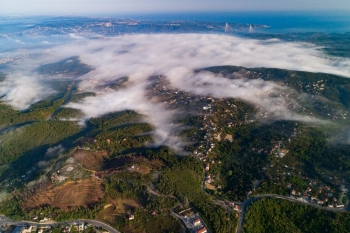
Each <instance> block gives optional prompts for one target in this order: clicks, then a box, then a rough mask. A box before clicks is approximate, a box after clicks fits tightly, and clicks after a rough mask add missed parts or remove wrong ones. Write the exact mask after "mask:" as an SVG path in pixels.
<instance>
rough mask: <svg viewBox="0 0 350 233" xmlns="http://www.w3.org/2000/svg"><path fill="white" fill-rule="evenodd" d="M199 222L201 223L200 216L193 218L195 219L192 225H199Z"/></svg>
mask: <svg viewBox="0 0 350 233" xmlns="http://www.w3.org/2000/svg"><path fill="white" fill-rule="evenodd" d="M200 224H201V220H200V218H195V219H194V220H193V225H195V226H198V225H200Z"/></svg>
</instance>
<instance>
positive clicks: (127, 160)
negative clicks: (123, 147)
mask: <svg viewBox="0 0 350 233" xmlns="http://www.w3.org/2000/svg"><path fill="white" fill-rule="evenodd" d="M132 164H138V165H141V164H144V165H146V166H149V167H150V168H153V169H155V170H157V169H158V168H161V167H164V166H165V164H164V163H163V162H162V161H161V160H158V159H156V160H150V159H148V158H146V157H144V156H142V155H141V156H130V157H123V158H116V159H112V160H111V161H109V162H108V164H106V167H105V169H113V168H116V167H123V166H125V165H130V166H131V165H132Z"/></svg>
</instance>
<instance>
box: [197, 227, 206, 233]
mask: <svg viewBox="0 0 350 233" xmlns="http://www.w3.org/2000/svg"><path fill="white" fill-rule="evenodd" d="M207 232H208V230H207V228H206V227H201V228H199V229H198V230H197V231H196V233H207Z"/></svg>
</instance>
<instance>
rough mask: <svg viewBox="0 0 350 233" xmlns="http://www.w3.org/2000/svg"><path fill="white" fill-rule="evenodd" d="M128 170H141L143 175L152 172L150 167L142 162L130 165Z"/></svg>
mask: <svg viewBox="0 0 350 233" xmlns="http://www.w3.org/2000/svg"><path fill="white" fill-rule="evenodd" d="M127 170H128V171H130V172H139V173H141V175H146V174H148V173H149V172H150V168H149V167H148V166H146V165H142V164H135V165H134V164H133V165H131V166H129V167H128V169H127Z"/></svg>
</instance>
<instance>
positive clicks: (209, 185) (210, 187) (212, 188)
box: [204, 182, 216, 190]
mask: <svg viewBox="0 0 350 233" xmlns="http://www.w3.org/2000/svg"><path fill="white" fill-rule="evenodd" d="M204 185H205V188H206V189H210V190H216V187H215V186H214V185H212V184H209V183H207V182H205V184H204Z"/></svg>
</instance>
